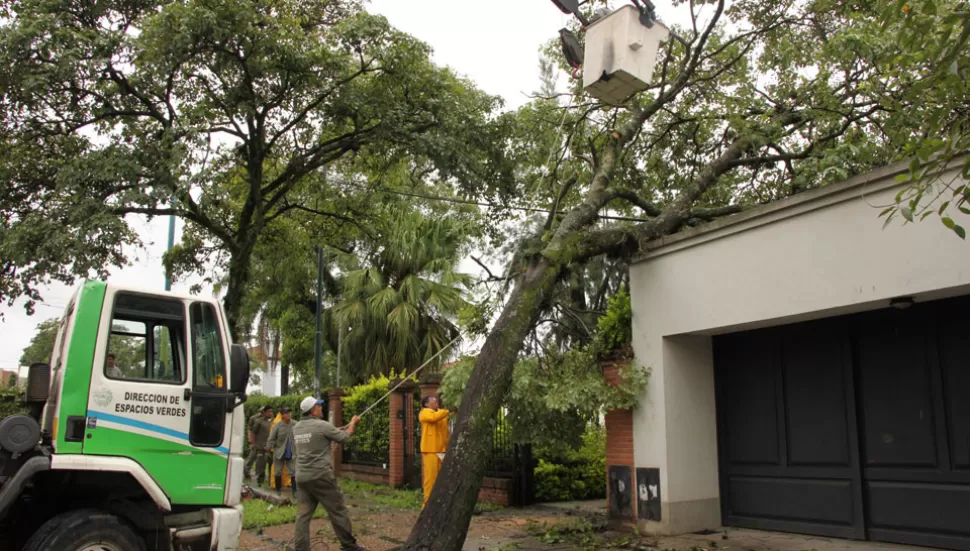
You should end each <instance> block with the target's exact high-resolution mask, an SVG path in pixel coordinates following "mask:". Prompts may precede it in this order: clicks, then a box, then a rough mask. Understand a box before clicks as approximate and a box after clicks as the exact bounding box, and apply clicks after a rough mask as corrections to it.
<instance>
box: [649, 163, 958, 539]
mask: <svg viewBox="0 0 970 551" xmlns="http://www.w3.org/2000/svg"><path fill="white" fill-rule="evenodd" d="M904 169H905V167H904V166H901V165H896V166H892V167H886V168H884V169H881V170H878V171H874V172H872V173H869V174H867V175H863V176H860V177H856V178H854V179H852V180H849V181H846V182H842V183H840V184H835V185H832V186H828V187H826V188H821V189H818V190H813V191H811V192H807V193H804V194H801V195H799V196H796V197H793V198H790V199H788V200H785V201H782V202H779V203H775V204H772V205H769V206H767V207H762V208H759V209H755V210H753V211H749V212H746V213H744V214H742V215H738V216H734V217H730V218H727V219H724V220H722V221H719V222H717V223H715V224H712V225H709V226H706V227H702V228H697V229H695V230H692V231H690V232H685V233H683V234H679V235H676V236H671V237H668V238H667V239H665V240H664V241H663V242H658V243H655V244H654V245H653V246H652V247H651V250H650V252H649V253H648V254H647V255H645V256H644V257H643V258H642V259H640V260H639V261H638V262H636V263H634V264H633V265H632V266H631V268H630V285H631V300H632V304H633V333H634V343H633V344H634V351H635V353H636V357H637V360H638V361H639V362H640V363H641V364H642V365H645V366H649V367H650V368H651V370H652V375H651V379H650V384H649V386H648V389H647V390H646V393H645V395H644V396H643V397H642V400H641V402H640V407H638V409H637V410H636V411H635V413H634V434H635V442H634V452H635V460H636V464H637V466H638V467H659V468H660V469H661V498H662V501H663V517H664V518H663V521H662V522H661V523H659V524H658V523H648V524H645V525H644V526H643V528H644V529H646V530H648V531H654V532H660V533H679V532H686V531H693V530H698V529H702V528H709V527H714V526H716V525H717V524H718V523H719V520H720V505H719V497H718V496H719V491H718V481H717V476H718V473H717V441H716V422H715V407H714V406H715V404H714V377H713V359H712V352H711V339H710V335H713V334H718V333H727V332H731V331H735V330H739V329H746V328H753V327H761V326H769V325H777V324H781V323H787V322H794V321H800V320H804V319H811V318H821V317H827V316H831V315H836V314H842V313H847V312H851V311H861V310H867V309H874V308H883V307H886V306H887V305H888V302H889V300H890V299H892V298H894V297H899V296H911V297H914V298H916V300H920V299H928V298H940V297H944V296H952V295H958V294H965V293H967V292H970V243H967V242H965V241H962V240H961V239H959V238H958V237H957V236H956V235H955V234H954V233H953V232H951V231H950V230H948V229H946V228H945V227H943V225H942V224H941V223H940V221H939V219H938V218H937V217H936V216H935V215H934V216H932V217H930V218H928V219H927V220H926V221H924V222H922V223H917V224H908V225H905V226H904V225H902V223H901V221H899V222H893V223H891V224H890V225H889V226H888V227H886V228H884V227H883V223H884V219H882V218H879V216H878V215H879V212H880V211H881V210H882V209H883V208H884V207H885V206H886V205H888V204H890V203H892V201H893V198H894V196H895V195H896V193H897V192H898V191H899V189H900V187H899V185H898V184H896V183H895V181H894V176H895V175H896V174H898V173H899V172H900V171H902V170H904ZM952 176H953V175H949V176H945V178H947V179H949V178H950V177H952ZM956 214H957V215H958V216H959V218H958V217H957V216H954V218H955V219H957V222H958V223H960V224H961V225H963V226H964V227H966V228H968V229H970V216H964V215H962V214H960V213H959V212H957V213H956Z"/></svg>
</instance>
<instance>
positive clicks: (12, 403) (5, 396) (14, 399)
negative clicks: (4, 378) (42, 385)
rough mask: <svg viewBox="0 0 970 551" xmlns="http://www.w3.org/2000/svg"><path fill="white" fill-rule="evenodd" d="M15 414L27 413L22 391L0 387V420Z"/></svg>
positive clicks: (15, 388)
mask: <svg viewBox="0 0 970 551" xmlns="http://www.w3.org/2000/svg"><path fill="white" fill-rule="evenodd" d="M17 413H27V406H26V405H24V391H23V389H21V388H17V387H9V386H0V419H3V418H4V417H7V416H8V415H15V414H17Z"/></svg>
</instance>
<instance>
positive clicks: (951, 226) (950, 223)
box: [943, 216, 957, 230]
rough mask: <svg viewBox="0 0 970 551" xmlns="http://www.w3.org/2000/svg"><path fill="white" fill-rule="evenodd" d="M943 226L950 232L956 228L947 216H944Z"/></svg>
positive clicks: (954, 223)
mask: <svg viewBox="0 0 970 551" xmlns="http://www.w3.org/2000/svg"><path fill="white" fill-rule="evenodd" d="M943 225H944V226H946V227H947V228H949V229H951V230H952V229H953V228H954V227H956V225H957V224H956V222H954V221H953V219H952V218H950V217H949V216H944V217H943Z"/></svg>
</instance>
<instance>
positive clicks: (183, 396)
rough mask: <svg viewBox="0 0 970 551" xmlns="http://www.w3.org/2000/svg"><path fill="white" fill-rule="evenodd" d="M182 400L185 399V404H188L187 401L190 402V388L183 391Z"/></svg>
mask: <svg viewBox="0 0 970 551" xmlns="http://www.w3.org/2000/svg"><path fill="white" fill-rule="evenodd" d="M182 398H183V399H185V401H186V402H188V401H189V400H191V399H192V389H191V388H187V389H185V392H184V393H182Z"/></svg>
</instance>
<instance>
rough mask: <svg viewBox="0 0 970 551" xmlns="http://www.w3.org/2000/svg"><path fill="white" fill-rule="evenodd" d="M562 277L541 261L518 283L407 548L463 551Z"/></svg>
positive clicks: (558, 270)
mask: <svg viewBox="0 0 970 551" xmlns="http://www.w3.org/2000/svg"><path fill="white" fill-rule="evenodd" d="M561 275H562V268H561V267H559V266H554V265H552V264H551V263H550V262H549V261H548V260H546V259H545V258H541V257H539V258H537V259H536V260H535V261H534V263H533V264H532V266H531V267H530V268H529V269H528V270H527V271H526V272H525V273H524V274H523V275H522V276H520V278H519V279H518V280H517V281H516V284H515V288H514V289H513V290H512V294H511V295H510V296H509V300H508V302H507V304H506V306H505V308H504V309H503V310H502V314H501V316H499V319H498V321H497V322H496V324H495V328H494V329H493V330H492V331H491V332H490V333H489V335H488V338H486V340H485V344H484V345H483V347H482V351H481V353H480V354H479V356H478V361H477V362H476V363H475V369H474V370H473V371H472V374H471V378H470V379H469V380H468V385H467V386H466V387H465V392H464V399H463V400H462V404H461V408H460V409H459V410H458V420H457V422H456V423H455V433H454V434H453V435H452V438H451V442H450V444H449V446H448V452H447V454H446V456H445V462H444V465H443V466H442V470H441V473H439V475H438V479H437V481H436V482H435V486H434V490H433V491H432V492H431V498H430V499H429V500H428V506H427V507H426V508H425V509H424V510H423V511H422V512H421V515H420V516H419V517H418V521H417V523H416V524H415V525H414V528H413V529H412V530H411V535H410V537H409V538H408V541H407V542H406V543H405V544H404V546H403V547H402V549H406V550H408V551H412V550H414V551H417V550H421V551H459V550H460V549H461V548H462V545H464V543H465V536H466V534H467V533H468V525H469V523H470V522H471V517H472V512H473V511H474V509H475V502H476V501H477V500H478V491H479V488H480V487H481V484H482V478H483V476H484V474H485V462H486V461H487V459H488V457H489V456H490V454H491V443H492V434H491V431H492V430H493V428H492V427H493V425H492V423H493V421H494V419H495V416H496V414H497V413H498V409H499V407H500V406H501V405H502V401H503V399H504V398H505V394H506V392H508V389H509V385H510V384H511V381H512V370H513V368H514V366H515V362H516V360H517V358H518V355H519V352H520V350H521V349H522V344H523V342H524V341H525V338H526V335H527V334H528V333H529V331H530V330H531V328H532V326H533V325H535V323H536V322H537V321H538V317H539V313H540V312H541V309H542V307H543V305H544V304H545V302H546V301H547V300H548V299H549V293H550V291H551V290H552V289H553V288H554V285H555V283H556V281H557V280H558V279H559V277H560V276H561Z"/></svg>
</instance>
